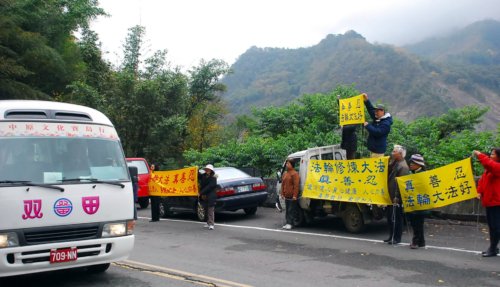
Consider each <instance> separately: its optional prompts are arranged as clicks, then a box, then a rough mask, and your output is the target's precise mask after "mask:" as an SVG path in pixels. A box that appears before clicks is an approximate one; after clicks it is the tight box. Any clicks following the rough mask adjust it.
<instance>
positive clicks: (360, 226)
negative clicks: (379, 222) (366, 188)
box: [342, 204, 366, 233]
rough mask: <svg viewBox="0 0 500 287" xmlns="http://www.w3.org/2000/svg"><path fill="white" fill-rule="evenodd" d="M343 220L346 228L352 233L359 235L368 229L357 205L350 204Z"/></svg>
mask: <svg viewBox="0 0 500 287" xmlns="http://www.w3.org/2000/svg"><path fill="white" fill-rule="evenodd" d="M342 219H343V221H344V226H345V227H346V229H347V230H348V231H349V232H351V233H359V232H361V231H363V230H364V229H365V227H366V225H365V223H364V221H363V214H361V211H360V210H359V208H358V206H357V205H356V204H348V205H347V207H346V209H345V210H344V213H343V216H342Z"/></svg>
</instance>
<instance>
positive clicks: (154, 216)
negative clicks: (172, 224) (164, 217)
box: [149, 163, 160, 222]
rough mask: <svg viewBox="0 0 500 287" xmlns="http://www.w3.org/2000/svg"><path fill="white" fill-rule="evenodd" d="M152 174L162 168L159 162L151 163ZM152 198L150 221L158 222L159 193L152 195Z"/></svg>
mask: <svg viewBox="0 0 500 287" xmlns="http://www.w3.org/2000/svg"><path fill="white" fill-rule="evenodd" d="M150 169H151V174H152V173H154V172H155V171H158V170H160V168H159V165H158V164H154V163H153V164H151V167H150ZM149 198H150V199H151V220H150V221H149V222H158V221H160V197H159V196H157V195H150V196H149Z"/></svg>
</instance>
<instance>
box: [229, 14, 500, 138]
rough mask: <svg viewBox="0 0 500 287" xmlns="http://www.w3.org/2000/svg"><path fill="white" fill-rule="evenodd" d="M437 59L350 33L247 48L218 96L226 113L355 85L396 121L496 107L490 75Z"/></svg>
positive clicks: (491, 119)
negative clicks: (295, 44) (302, 44)
mask: <svg viewBox="0 0 500 287" xmlns="http://www.w3.org/2000/svg"><path fill="white" fill-rule="evenodd" d="M493 22H495V23H493V24H495V25H492V24H491V23H489V24H490V25H489V26H494V27H496V24H498V29H497V28H495V29H493V31H494V33H496V32H500V23H499V22H496V21H493ZM487 24H488V23H487ZM473 25H478V24H473ZM464 29H471V28H470V26H468V27H466V28H464ZM454 37H457V36H456V35H455V36H454ZM426 41H427V40H426ZM440 43H441V42H439V43H438V44H440ZM416 45H418V43H417V44H416ZM428 45H429V44H428ZM415 47H417V46H415ZM428 47H430V46H428ZM493 47H494V48H495V47H496V46H493ZM489 49H490V50H491V49H492V48H489ZM435 50H437V49H436V48H435ZM497 51H500V45H499V48H498V50H496V48H495V50H494V52H497ZM474 52H475V53H477V51H474ZM438 54H439V53H437V52H436V53H435V54H432V55H434V56H432V55H430V56H427V55H422V53H420V54H419V53H418V51H417V52H415V50H414V49H413V50H412V49H411V47H410V48H408V47H396V46H392V45H385V44H371V43H369V42H367V41H366V39H365V38H364V37H363V36H362V35H360V34H358V33H357V32H355V31H348V32H346V33H344V34H339V35H333V34H329V35H327V36H326V37H325V38H324V39H323V40H321V41H320V42H319V43H318V44H317V45H314V46H311V47H308V48H298V49H284V48H258V47H255V46H253V47H251V48H249V49H248V50H247V51H246V52H245V53H243V54H242V55H241V56H240V57H239V58H238V59H237V60H236V62H235V63H234V64H233V65H232V66H231V69H232V71H233V73H232V74H230V75H227V76H226V77H224V78H223V80H222V82H223V83H224V84H225V85H226V86H227V88H228V89H227V93H226V94H225V95H224V96H223V98H224V99H225V100H226V102H227V104H228V107H229V110H231V112H232V113H233V114H245V113H248V112H249V111H250V109H251V106H256V107H265V106H269V105H273V106H280V105H283V104H286V103H289V102H290V101H292V100H294V99H296V98H297V97H299V96H300V95H302V94H312V93H329V92H331V91H332V90H333V89H334V88H335V87H336V86H337V85H352V84H354V85H355V87H356V89H358V90H359V91H362V92H366V93H368V94H369V95H370V98H371V99H373V100H374V101H380V102H383V103H384V104H386V105H388V106H389V109H390V112H391V114H393V115H395V116H397V117H399V118H402V119H403V120H413V119H415V118H417V117H421V116H433V115H440V114H442V113H444V112H446V111H447V110H448V109H450V108H459V107H462V106H464V105H466V104H475V105H480V106H485V105H490V106H491V105H492V104H493V105H495V104H500V96H499V94H498V93H497V92H495V90H494V88H495V86H496V85H497V83H496V82H495V80H494V78H495V75H485V74H484V71H481V69H483V68H484V65H481V64H474V68H475V69H476V70H477V69H478V70H477V71H476V70H473V69H472V68H471V69H470V70H468V69H466V70H465V72H464V70H463V66H464V65H472V64H467V62H456V61H450V62H447V61H446V57H442V58H443V59H445V60H442V61H438V60H436V57H438V56H436V55H438ZM438 58H439V57H438ZM492 65H493V66H495V64H492ZM489 66H490V68H491V65H489ZM495 67H496V66H495ZM499 67H500V65H499ZM495 72H496V70H495ZM499 72H500V69H499ZM496 75H497V76H498V75H500V74H496ZM497 78H500V77H497ZM482 82H487V83H489V84H484V83H482ZM490 82H491V83H490ZM499 117H500V114H496V113H495V112H492V111H491V110H490V112H489V113H488V114H487V115H486V119H485V124H484V126H483V128H488V129H493V128H495V119H496V118H499Z"/></svg>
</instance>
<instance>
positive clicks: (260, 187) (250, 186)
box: [160, 167, 267, 221]
mask: <svg viewBox="0 0 500 287" xmlns="http://www.w3.org/2000/svg"><path fill="white" fill-rule="evenodd" d="M214 171H215V174H216V176H217V189H216V192H217V201H216V204H215V211H216V212H220V211H237V210H240V209H243V210H244V211H245V213H246V214H247V215H254V214H255V213H256V212H257V207H258V206H260V205H262V203H263V202H264V201H265V200H266V198H267V186H266V185H265V183H264V181H263V180H262V178H259V177H252V176H250V175H248V174H246V173H245V172H243V171H241V170H239V169H237V168H234V167H218V168H215V169H214ZM186 211H187V212H195V213H196V215H197V217H198V219H199V220H200V221H205V220H206V219H205V210H204V208H203V206H202V205H201V204H198V197H196V196H172V197H162V199H161V203H160V216H161V217H164V218H166V217H169V216H172V215H173V213H175V212H186Z"/></svg>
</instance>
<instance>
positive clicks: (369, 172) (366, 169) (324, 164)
mask: <svg viewBox="0 0 500 287" xmlns="http://www.w3.org/2000/svg"><path fill="white" fill-rule="evenodd" d="M388 161H389V157H379V158H363V159H357V160H311V161H310V162H309V166H308V170H307V177H306V182H305V184H304V190H303V193H302V196H303V197H308V198H317V199H324V200H336V201H347V202H358V203H369V204H384V205H389V204H392V203H391V200H390V198H389V192H388V190H387V165H388Z"/></svg>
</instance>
